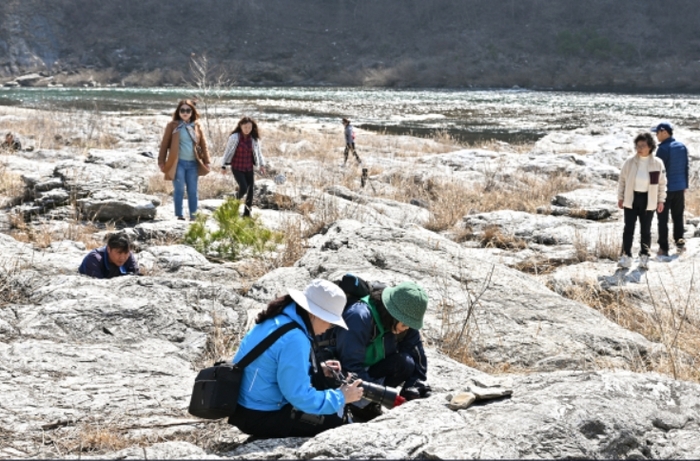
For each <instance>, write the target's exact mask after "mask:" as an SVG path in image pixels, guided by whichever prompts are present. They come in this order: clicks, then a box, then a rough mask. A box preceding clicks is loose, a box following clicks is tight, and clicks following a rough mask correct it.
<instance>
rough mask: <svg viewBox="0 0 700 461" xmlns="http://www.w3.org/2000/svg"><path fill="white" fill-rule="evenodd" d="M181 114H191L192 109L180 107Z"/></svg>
mask: <svg viewBox="0 0 700 461" xmlns="http://www.w3.org/2000/svg"><path fill="white" fill-rule="evenodd" d="M180 113H181V114H191V113H192V109H190V108H189V107H180Z"/></svg>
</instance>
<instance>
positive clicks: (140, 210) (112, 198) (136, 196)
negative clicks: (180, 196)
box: [77, 190, 160, 221]
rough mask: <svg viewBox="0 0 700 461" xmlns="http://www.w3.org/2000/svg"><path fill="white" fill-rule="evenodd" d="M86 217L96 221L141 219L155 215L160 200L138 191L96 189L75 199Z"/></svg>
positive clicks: (148, 218)
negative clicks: (85, 195) (88, 194)
mask: <svg viewBox="0 0 700 461" xmlns="http://www.w3.org/2000/svg"><path fill="white" fill-rule="evenodd" d="M77 204H78V208H79V209H80V211H81V212H82V213H83V214H84V215H85V216H86V217H87V218H88V219H96V220H98V221H142V220H151V219H153V218H155V216H156V207H157V206H159V205H160V200H159V199H158V198H156V197H155V196H152V195H145V194H140V193H138V192H121V191H109V190H105V191H97V192H95V193H93V194H91V195H90V196H89V197H86V198H83V199H79V200H78V201H77Z"/></svg>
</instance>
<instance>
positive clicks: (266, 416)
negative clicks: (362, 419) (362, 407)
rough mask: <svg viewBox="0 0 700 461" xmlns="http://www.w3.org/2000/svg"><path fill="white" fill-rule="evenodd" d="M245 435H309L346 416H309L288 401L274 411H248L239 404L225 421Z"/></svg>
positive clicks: (264, 436) (337, 423)
mask: <svg viewBox="0 0 700 461" xmlns="http://www.w3.org/2000/svg"><path fill="white" fill-rule="evenodd" d="M228 423H229V424H232V425H234V426H236V427H237V428H238V429H240V430H241V431H243V432H245V433H246V434H249V435H252V436H255V437H259V438H261V439H268V438H282V437H313V436H315V435H316V434H319V433H321V432H323V431H327V430H328V429H333V428H334V427H338V426H341V425H343V424H346V423H347V418H346V417H343V418H341V417H339V416H338V415H337V414H335V413H334V414H332V415H310V414H308V413H303V412H301V411H299V410H297V409H295V408H294V407H292V405H291V404H287V405H285V406H283V407H282V408H281V409H280V410H277V411H260V410H250V409H248V408H245V407H243V406H241V405H238V406H237V407H236V411H235V413H234V414H233V416H231V417H230V418H229V420H228Z"/></svg>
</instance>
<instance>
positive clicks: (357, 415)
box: [350, 402, 382, 423]
mask: <svg viewBox="0 0 700 461" xmlns="http://www.w3.org/2000/svg"><path fill="white" fill-rule="evenodd" d="M350 411H351V412H352V419H353V421H356V422H360V423H363V422H364V423H366V422H367V421H371V420H373V419H374V418H376V417H377V416H381V415H382V406H381V405H379V404H378V403H375V402H371V403H370V404H369V405H367V406H366V407H364V408H359V407H356V406H355V405H352V408H351V409H350Z"/></svg>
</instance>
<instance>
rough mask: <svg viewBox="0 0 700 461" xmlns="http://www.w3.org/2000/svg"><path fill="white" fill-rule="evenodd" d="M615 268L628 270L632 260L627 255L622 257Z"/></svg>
mask: <svg viewBox="0 0 700 461" xmlns="http://www.w3.org/2000/svg"><path fill="white" fill-rule="evenodd" d="M617 266H618V267H624V268H625V269H629V268H630V267H632V258H631V257H629V256H627V255H622V257H621V258H620V260H619V261H618V262H617Z"/></svg>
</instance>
